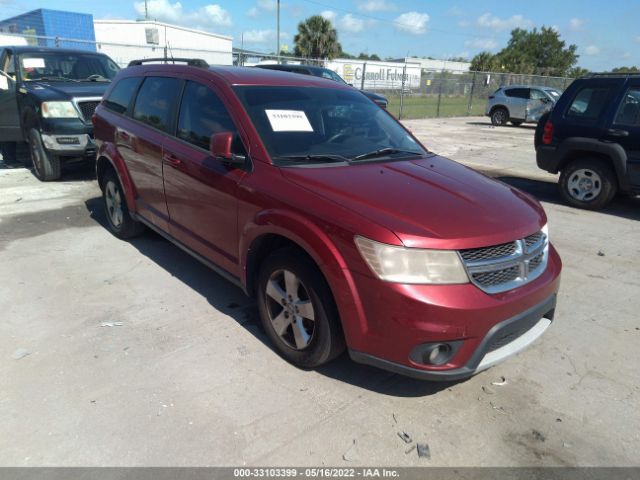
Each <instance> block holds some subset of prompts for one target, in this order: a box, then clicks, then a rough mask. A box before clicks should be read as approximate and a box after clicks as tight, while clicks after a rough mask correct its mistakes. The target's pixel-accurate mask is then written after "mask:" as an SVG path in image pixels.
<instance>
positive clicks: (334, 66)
mask: <svg viewBox="0 0 640 480" xmlns="http://www.w3.org/2000/svg"><path fill="white" fill-rule="evenodd" d="M326 66H327V68H330V69H331V70H333V71H334V72H336V73H337V74H338V75H340V76H341V77H342V78H344V79H345V81H346V82H347V83H350V84H351V85H353V86H354V87H356V88H360V89H364V90H376V89H377V90H398V89H400V88H402V87H403V77H404V88H419V87H420V64H418V63H406V64H405V63H400V62H377V61H372V60H366V61H365V60H351V59H344V58H336V59H335V60H331V61H329V62H327V64H326Z"/></svg>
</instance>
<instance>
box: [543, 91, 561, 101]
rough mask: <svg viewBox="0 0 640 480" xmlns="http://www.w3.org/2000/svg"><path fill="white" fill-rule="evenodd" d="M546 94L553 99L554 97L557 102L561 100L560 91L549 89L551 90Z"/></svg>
mask: <svg viewBox="0 0 640 480" xmlns="http://www.w3.org/2000/svg"><path fill="white" fill-rule="evenodd" d="M546 92H547V93H548V94H549V95H551V97H552V98H553V99H554V100H557V99H559V98H560V92H559V91H557V90H551V89H549V90H547V91H546Z"/></svg>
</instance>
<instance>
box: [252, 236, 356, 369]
mask: <svg viewBox="0 0 640 480" xmlns="http://www.w3.org/2000/svg"><path fill="white" fill-rule="evenodd" d="M257 291H258V310H259V313H260V319H261V321H262V326H263V327H264V330H265V332H266V333H267V335H268V337H269V338H270V339H271V341H272V342H273V344H274V345H275V347H276V349H277V351H278V353H279V354H280V355H281V356H282V357H283V358H284V359H286V360H287V361H289V362H290V363H292V364H294V365H296V366H297V367H300V368H315V367H319V366H320V365H322V364H324V363H327V362H329V361H331V360H333V359H334V358H336V357H337V356H338V355H340V354H341V353H342V352H343V351H344V349H345V342H344V337H343V334H342V328H341V325H340V317H339V315H338V309H337V307H336V305H335V302H334V300H333V295H332V294H331V290H330V289H329V286H328V285H327V282H326V281H325V279H324V276H323V275H322V273H321V272H320V270H319V269H318V267H317V266H316V265H315V264H314V263H313V262H312V261H311V260H310V259H309V258H308V257H307V256H306V255H304V254H303V253H302V252H301V251H300V250H298V249H295V248H285V249H281V250H277V251H276V252H274V253H272V254H271V255H270V256H269V257H267V258H266V259H265V260H264V262H263V263H262V266H261V267H260V273H259V276H258V289H257ZM311 317H312V318H311Z"/></svg>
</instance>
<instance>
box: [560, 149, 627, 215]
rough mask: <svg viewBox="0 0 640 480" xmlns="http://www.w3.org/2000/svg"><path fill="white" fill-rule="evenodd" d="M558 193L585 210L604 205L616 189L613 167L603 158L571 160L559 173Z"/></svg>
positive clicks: (614, 193)
mask: <svg viewBox="0 0 640 480" xmlns="http://www.w3.org/2000/svg"><path fill="white" fill-rule="evenodd" d="M559 186H560V195H561V196H562V198H563V200H564V201H565V202H567V203H568V204H569V205H572V206H574V207H578V208H584V209H587V210H599V209H601V208H603V207H604V206H606V205H607V204H608V203H609V202H611V200H613V197H614V196H615V195H616V192H617V190H618V182H617V180H616V175H615V172H614V171H613V169H612V168H611V167H610V166H609V165H608V164H607V163H605V161H603V160H598V159H594V158H583V159H578V160H573V161H572V162H571V163H569V164H568V165H567V166H565V167H564V168H563V169H562V173H561V174H560V182H559Z"/></svg>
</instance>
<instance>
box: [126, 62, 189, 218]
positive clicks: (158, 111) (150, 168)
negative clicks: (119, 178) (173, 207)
mask: <svg viewBox="0 0 640 480" xmlns="http://www.w3.org/2000/svg"><path fill="white" fill-rule="evenodd" d="M181 86H182V80H180V79H177V78H173V77H167V76H159V75H158V76H156V75H155V74H153V73H150V74H148V75H147V76H146V77H145V78H144V80H143V81H142V85H141V86H140V88H139V90H138V95H137V97H136V99H135V102H134V104H133V110H132V120H130V121H127V122H124V121H123V122H122V123H121V124H119V125H118V127H117V128H116V133H115V135H116V142H117V145H118V151H119V152H120V154H121V155H122V157H123V159H124V161H125V163H126V164H127V169H128V170H129V173H130V175H131V179H132V181H133V183H134V186H135V191H136V209H137V211H138V213H139V214H140V215H142V216H143V217H144V218H145V219H146V220H148V221H150V222H151V223H153V224H154V225H156V226H157V227H159V228H160V229H161V230H164V231H168V228H169V222H168V220H169V214H168V211H167V203H166V201H165V197H164V184H163V179H162V143H163V142H164V140H165V139H166V138H167V137H168V135H169V132H171V131H172V128H173V123H174V118H175V114H176V109H177V108H176V107H177V101H178V94H179V92H180V88H181Z"/></svg>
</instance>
